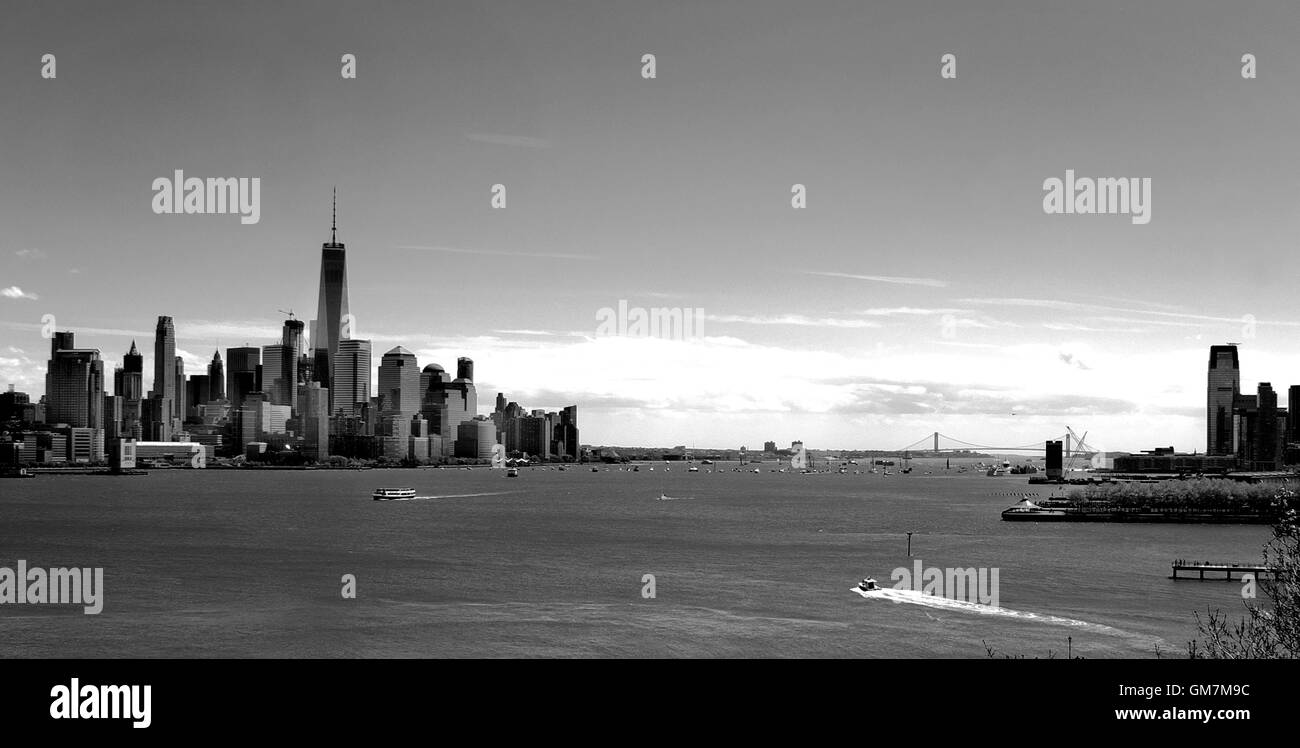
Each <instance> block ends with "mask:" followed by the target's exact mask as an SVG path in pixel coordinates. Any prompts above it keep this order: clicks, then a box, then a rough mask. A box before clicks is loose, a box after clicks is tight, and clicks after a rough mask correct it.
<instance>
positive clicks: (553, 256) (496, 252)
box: [397, 244, 597, 260]
mask: <svg viewBox="0 0 1300 748" xmlns="http://www.w3.org/2000/svg"><path fill="white" fill-rule="evenodd" d="M397 248H398V249H421V250H425V251H427V252H447V253H450V254H461V255H490V256H494V257H536V258H544V259H550V260H595V259H597V258H596V257H593V256H592V255H577V254H567V253H563V252H508V251H505V250H500V249H465V248H463V247H438V246H428V245H422V244H401V245H398V247H397Z"/></svg>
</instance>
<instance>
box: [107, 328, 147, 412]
mask: <svg viewBox="0 0 1300 748" xmlns="http://www.w3.org/2000/svg"><path fill="white" fill-rule="evenodd" d="M113 394H115V395H121V396H122V402H124V403H129V402H134V401H137V400H140V399H142V398H144V356H142V355H140V351H139V350H137V349H136V347H135V341H134V340H132V341H131V350H130V351H127V353H126V355H124V356H122V368H120V369H116V370H115V371H114V372H113Z"/></svg>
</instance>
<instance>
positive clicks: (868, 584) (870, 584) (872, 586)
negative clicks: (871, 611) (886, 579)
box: [858, 577, 882, 592]
mask: <svg viewBox="0 0 1300 748" xmlns="http://www.w3.org/2000/svg"><path fill="white" fill-rule="evenodd" d="M858 589H860V590H862V591H863V592H875V591H877V590H880V589H882V587H881V586H880V585H879V584H876V580H874V579H872V578H871V577H867V578H866V579H863V580H862V581H861V582H858Z"/></svg>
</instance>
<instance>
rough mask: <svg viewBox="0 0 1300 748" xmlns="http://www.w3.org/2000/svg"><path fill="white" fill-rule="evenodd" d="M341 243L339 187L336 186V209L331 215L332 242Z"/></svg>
mask: <svg viewBox="0 0 1300 748" xmlns="http://www.w3.org/2000/svg"><path fill="white" fill-rule="evenodd" d="M338 243H339V188H338V187H335V188H334V210H333V211H332V213H331V216H330V244H338Z"/></svg>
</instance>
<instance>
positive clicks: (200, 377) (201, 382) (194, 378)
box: [185, 374, 212, 417]
mask: <svg viewBox="0 0 1300 748" xmlns="http://www.w3.org/2000/svg"><path fill="white" fill-rule="evenodd" d="M185 402H186V403H187V406H186V415H187V416H190V415H193V416H195V417H197V416H198V411H197V408H198V406H200V405H206V404H208V403H210V402H212V378H211V377H209V376H208V375H207V374H194V375H191V376H190V378H189V379H187V380H185Z"/></svg>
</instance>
